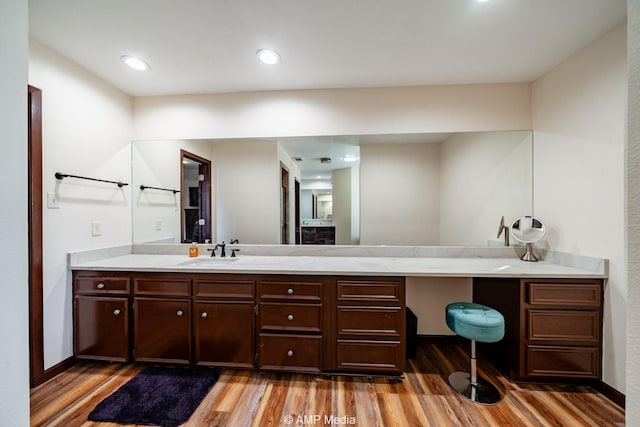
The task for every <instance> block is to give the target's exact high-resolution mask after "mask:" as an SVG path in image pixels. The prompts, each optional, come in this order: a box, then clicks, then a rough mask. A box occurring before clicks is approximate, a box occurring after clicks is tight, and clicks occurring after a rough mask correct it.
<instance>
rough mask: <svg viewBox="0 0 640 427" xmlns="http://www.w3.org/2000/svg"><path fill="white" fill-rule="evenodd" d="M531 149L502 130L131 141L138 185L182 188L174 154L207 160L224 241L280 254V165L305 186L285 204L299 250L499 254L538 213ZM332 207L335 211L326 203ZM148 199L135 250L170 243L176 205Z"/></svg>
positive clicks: (524, 138) (138, 220)
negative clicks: (512, 224)
mask: <svg viewBox="0 0 640 427" xmlns="http://www.w3.org/2000/svg"><path fill="white" fill-rule="evenodd" d="M532 138H533V137H532V132H531V131H505V132H468V133H453V134H404V135H359V136H353V135H352V136H314V137H296V138H292V137H287V138H261V139H257V138H251V139H233V140H198V141H176V140H174V141H134V142H133V143H132V150H133V153H132V158H133V172H132V174H133V182H134V183H136V182H138V179H139V177H140V176H145V175H147V176H148V175H151V176H154V177H155V178H156V179H158V180H159V182H163V183H166V185H169V183H171V182H174V183H175V182H178V183H179V181H175V179H176V178H177V179H179V177H178V176H177V175H179V172H176V173H175V175H174V174H173V173H172V171H171V170H170V167H169V166H168V165H167V164H166V162H165V161H163V160H162V159H161V157H162V156H161V154H162V153H165V152H166V150H169V148H167V147H173V148H172V149H174V150H175V149H177V150H179V149H185V150H187V151H190V152H193V153H196V154H198V155H201V156H203V157H205V158H208V159H211V161H212V170H213V177H212V182H213V184H212V188H211V195H212V199H213V205H214V210H213V212H212V221H213V223H214V227H213V230H212V239H213V241H217V242H221V241H228V240H230V239H232V238H237V239H239V240H240V242H241V243H248V244H251V243H253V244H279V243H282V236H283V233H282V230H281V223H282V221H281V219H282V217H281V204H282V203H281V186H282V185H281V184H282V181H281V178H282V176H281V170H282V167H283V166H284V167H285V168H286V169H287V170H288V171H289V180H290V183H289V184H290V185H289V189H293V188H295V185H297V184H296V183H297V182H299V185H300V200H299V201H298V200H297V199H295V193H293V192H292V193H290V194H289V197H290V203H289V209H291V212H290V213H289V216H288V217H289V218H298V215H296V213H295V211H294V209H295V206H297V202H299V206H300V212H299V219H297V220H296V221H299V225H300V227H296V224H295V222H296V221H289V222H290V224H289V225H288V227H290V233H291V236H293V235H294V233H295V234H296V239H293V238H290V239H289V240H290V242H292V243H293V242H295V241H299V238H300V234H302V233H304V231H305V227H313V226H328V227H334V229H335V243H336V244H366V245H429V246H432V245H451V246H458V245H463V246H478V245H479V246H486V245H487V244H496V245H497V244H501V242H499V241H498V240H497V239H496V238H495V224H496V222H497V221H499V219H500V217H502V216H505V218H507V219H511V218H516V217H520V216H522V215H528V214H531V213H532V211H533V201H532V197H533V179H532V171H533V163H532V162H533V159H532V150H533V139H532ZM347 149H348V150H352V151H353V152H354V153H355V154H353V155H352V154H347V153H345V150H347ZM194 150H195V151H194ZM354 157H355V158H354ZM327 159H330V160H327ZM345 159H346V160H345ZM172 177H174V178H172ZM172 179H173V181H172ZM147 185H151V184H147ZM135 188H136V187H135V186H134V189H135ZM321 193H322V194H321ZM326 196H330V198H331V199H330V200H331V201H330V202H328V201H324V202H323V201H322V199H323V198H325V197H326ZM165 197H166V196H165ZM140 199H141V197H140V195H136V194H135V193H134V204H133V205H134V207H133V211H134V212H133V216H134V228H133V242H134V243H143V242H154V241H159V240H164V241H166V240H165V239H164V238H163V236H162V235H161V234H160V233H159V232H155V233H154V232H153V231H154V230H153V225H154V224H155V222H154V221H155V220H154V218H156V217H160V216H161V214H160V212H161V210H162V208H163V207H164V208H167V207H172V206H171V201H164V202H163V204H160V205H158V204H157V203H156V204H153V205H149V201H146V200H143V201H145V203H139V202H140ZM321 203H323V204H321ZM327 203H330V205H329V204H327ZM140 210H142V211H143V212H139V211H140ZM170 210H171V209H165V213H166V219H165V220H164V221H166V222H167V223H171V221H173V222H177V223H178V226H177V230H178V231H177V234H176V235H177V237H178V238H177V239H175V240H174V242H179V241H180V240H179V236H180V234H179V230H180V229H179V221H180V220H179V209H176V208H175V207H174V209H173V211H172V212H171V213H172V214H173V215H174V216H176V217H177V219H173V220H172V219H170V218H169V217H170V212H169V211H170ZM163 218H164V217H163ZM139 226H142V228H143V229H145V228H146V231H141V230H139V229H138V228H139ZM149 228H152V230H149Z"/></svg>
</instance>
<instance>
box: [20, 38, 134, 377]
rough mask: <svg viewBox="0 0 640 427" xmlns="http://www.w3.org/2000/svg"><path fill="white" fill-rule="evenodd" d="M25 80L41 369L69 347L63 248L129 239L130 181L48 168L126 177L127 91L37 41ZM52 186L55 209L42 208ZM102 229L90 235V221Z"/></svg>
mask: <svg viewBox="0 0 640 427" xmlns="http://www.w3.org/2000/svg"><path fill="white" fill-rule="evenodd" d="M29 47H30V57H29V82H30V84H32V85H34V86H36V87H38V88H40V89H42V127H43V165H42V174H43V183H42V185H43V192H44V193H45V194H44V203H43V206H45V208H44V212H43V229H44V230H43V257H44V272H43V273H44V284H43V287H44V288H43V295H44V364H45V369H47V368H50V367H51V366H53V365H55V364H56V363H58V362H60V361H62V360H64V359H66V358H67V357H69V356H71V355H72V353H73V336H72V292H71V275H70V274H69V272H68V271H67V253H68V252H73V251H78V250H86V249H92V248H99V247H105V246H115V245H122V244H129V243H131V186H130V185H129V186H125V187H122V188H118V187H117V186H116V185H113V184H104V183H96V182H91V181H84V180H78V179H73V178H66V179H64V180H62V181H58V180H56V179H55V177H54V173H55V172H62V173H67V174H73V175H81V176H88V177H93V178H101V179H108V180H114V181H123V182H126V183H131V147H130V141H131V123H132V107H131V98H130V97H128V96H127V95H125V94H123V93H122V92H119V91H117V90H115V89H113V88H112V87H111V86H109V85H107V84H106V83H104V82H103V81H102V80H100V79H98V78H97V77H95V76H94V75H92V74H90V73H88V72H87V71H85V70H84V69H82V68H80V67H79V66H77V65H75V64H74V63H71V62H69V61H68V60H66V59H64V58H63V57H61V56H60V55H58V54H57V53H55V52H53V51H51V50H49V49H48V48H45V47H44V46H42V45H39V44H37V43H33V42H32V43H31V44H30V46H29ZM47 192H54V193H55V194H56V195H57V199H58V201H59V205H60V207H59V209H47V208H46V193H47ZM92 221H98V222H101V223H102V235H101V236H97V237H93V236H92V235H91V223H92Z"/></svg>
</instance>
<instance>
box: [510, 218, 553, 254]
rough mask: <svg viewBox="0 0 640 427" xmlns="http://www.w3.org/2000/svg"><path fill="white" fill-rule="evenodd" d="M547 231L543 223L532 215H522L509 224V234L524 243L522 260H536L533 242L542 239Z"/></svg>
mask: <svg viewBox="0 0 640 427" xmlns="http://www.w3.org/2000/svg"><path fill="white" fill-rule="evenodd" d="M546 232H547V229H546V227H545V226H544V223H543V222H542V221H541V220H539V219H538V218H534V217H532V216H522V217H520V218H517V219H516V220H515V221H513V223H512V224H511V235H512V236H513V238H514V239H516V240H517V241H519V242H522V243H526V245H527V252H526V253H525V254H524V255H523V256H522V258H520V259H521V260H523V261H538V258H536V256H535V255H534V254H533V244H534V243H535V242H537V241H539V240H540V239H542V238H543V237H544V235H545V233H546Z"/></svg>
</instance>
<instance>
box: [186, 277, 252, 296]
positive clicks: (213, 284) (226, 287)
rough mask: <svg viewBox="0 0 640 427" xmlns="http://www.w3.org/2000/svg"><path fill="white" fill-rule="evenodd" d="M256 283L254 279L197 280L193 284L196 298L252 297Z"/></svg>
mask: <svg viewBox="0 0 640 427" xmlns="http://www.w3.org/2000/svg"><path fill="white" fill-rule="evenodd" d="M255 287H256V283H255V281H254V280H198V279H196V280H195V281H194V284H193V294H194V296H195V297H196V298H217V299H226V298H233V299H240V298H242V299H253V298H254V296H255Z"/></svg>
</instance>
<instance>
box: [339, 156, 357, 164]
mask: <svg viewBox="0 0 640 427" xmlns="http://www.w3.org/2000/svg"><path fill="white" fill-rule="evenodd" d="M342 160H344V161H345V162H355V161H357V160H358V158H357V157H356V156H349V155H347V156H344V157H343V158H342Z"/></svg>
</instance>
